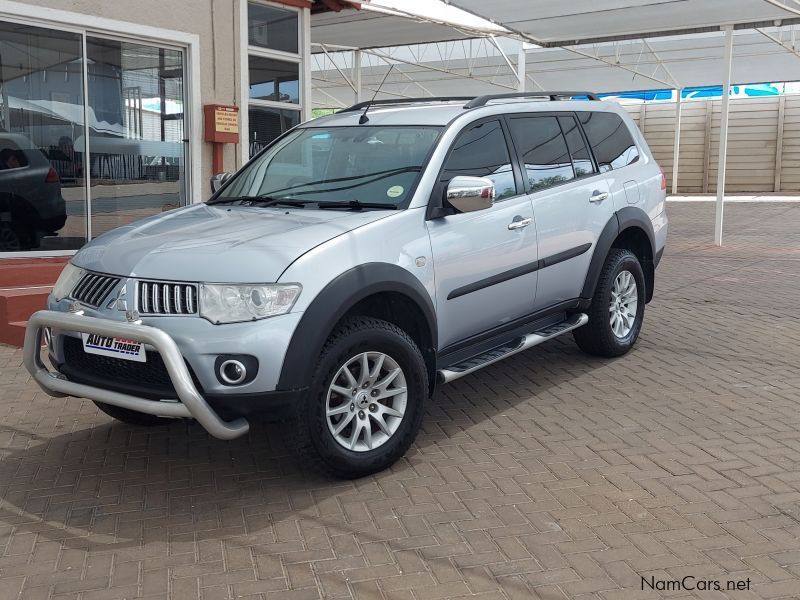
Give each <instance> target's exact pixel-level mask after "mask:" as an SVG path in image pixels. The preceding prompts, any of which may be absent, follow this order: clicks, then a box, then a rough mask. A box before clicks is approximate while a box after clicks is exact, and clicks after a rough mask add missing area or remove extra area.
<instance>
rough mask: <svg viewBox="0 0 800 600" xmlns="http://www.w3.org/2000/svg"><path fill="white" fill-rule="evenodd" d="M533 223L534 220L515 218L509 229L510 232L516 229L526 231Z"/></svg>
mask: <svg viewBox="0 0 800 600" xmlns="http://www.w3.org/2000/svg"><path fill="white" fill-rule="evenodd" d="M531 222H532V219H522V218H520V217H514V220H513V221H511V223H509V224H508V228H509V229H510V230H512V231H513V230H514V229H524V228H525V227H527V226H528V225H530V224H531Z"/></svg>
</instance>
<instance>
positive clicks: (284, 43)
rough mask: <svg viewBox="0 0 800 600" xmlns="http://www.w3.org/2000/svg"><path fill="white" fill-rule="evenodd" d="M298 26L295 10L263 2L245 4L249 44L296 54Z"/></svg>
mask: <svg viewBox="0 0 800 600" xmlns="http://www.w3.org/2000/svg"><path fill="white" fill-rule="evenodd" d="M298 27H299V24H298V14H297V12H296V11H293V10H287V9H285V8H278V7H277V6H267V5H264V4H249V5H248V6H247V41H248V43H249V44H250V45H251V46H259V47H260V48H269V49H270V50H280V51H281V52H290V53H292V54H297V52H298V43H297V42H298V39H297V37H298V36H297V31H298Z"/></svg>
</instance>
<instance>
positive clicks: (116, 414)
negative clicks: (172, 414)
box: [93, 401, 169, 427]
mask: <svg viewBox="0 0 800 600" xmlns="http://www.w3.org/2000/svg"><path fill="white" fill-rule="evenodd" d="M93 402H94V401H93ZM94 404H95V406H97V408H99V409H100V410H101V411H103V412H104V413H106V414H107V415H108V416H109V417H112V418H114V419H116V420H117V421H121V422H122V423H126V424H128V425H136V426H137V427H152V426H154V425H163V424H164V423H166V422H167V421H168V420H169V419H165V418H163V417H157V416H155V415H151V414H148V413H142V412H137V411H135V410H130V409H129V408H122V407H121V406H114V405H113V404H106V403H105V402H94Z"/></svg>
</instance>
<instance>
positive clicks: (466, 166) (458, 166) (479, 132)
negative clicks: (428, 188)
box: [442, 121, 517, 200]
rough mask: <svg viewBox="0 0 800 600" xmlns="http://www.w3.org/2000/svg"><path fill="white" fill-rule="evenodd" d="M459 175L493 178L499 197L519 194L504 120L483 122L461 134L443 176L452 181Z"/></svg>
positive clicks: (499, 198)
mask: <svg viewBox="0 0 800 600" xmlns="http://www.w3.org/2000/svg"><path fill="white" fill-rule="evenodd" d="M457 175H469V176H472V177H486V178H487V179H491V180H492V182H493V183H494V187H495V191H496V194H497V196H496V198H497V199H498V200H501V199H503V198H508V197H509V196H513V195H515V194H516V193H517V186H516V183H515V182H514V171H513V170H512V168H511V159H510V157H509V154H508V146H507V145H506V138H505V135H504V134H503V128H502V126H501V125H500V121H487V122H485V123H480V124H479V125H475V126H474V127H472V128H471V129H468V130H467V131H465V132H463V133H461V134H460V135H459V136H458V139H457V140H456V142H455V144H454V145H453V149H452V150H451V152H450V156H449V158H448V159H447V163H446V164H445V168H444V173H443V176H442V179H443V180H446V181H449V180H450V179H452V178H453V177H456V176H457Z"/></svg>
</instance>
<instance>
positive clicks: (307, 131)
mask: <svg viewBox="0 0 800 600" xmlns="http://www.w3.org/2000/svg"><path fill="white" fill-rule="evenodd" d="M440 131H441V128H440V127H423V126H413V127H412V126H409V127H406V126H403V127H379V126H374V127H373V126H359V127H309V128H303V129H297V130H295V131H294V132H292V133H290V134H289V135H288V136H287V137H286V138H284V139H282V140H280V141H279V142H278V143H277V144H276V145H275V146H273V147H272V148H270V149H269V150H267V151H266V152H265V153H264V154H262V155H261V156H259V157H257V158H256V159H255V160H253V161H252V162H251V163H250V164H249V165H247V167H245V169H244V170H243V171H242V172H241V173H239V175H238V176H237V177H236V179H234V180H233V181H232V182H231V183H230V185H228V186H227V187H226V188H225V189H224V190H223V191H222V193H221V194H220V195H219V196H217V197H216V198H214V200H213V202H218V201H224V199H225V198H237V197H242V198H245V197H264V198H270V199H273V200H275V199H278V200H296V201H300V202H302V203H303V204H305V203H315V204H319V205H323V204H324V203H328V202H355V203H364V204H367V203H369V204H379V205H382V204H385V205H387V207H392V208H393V207H397V206H399V205H401V204H402V203H403V202H405V201H406V200H407V199H410V193H411V191H412V190H413V189H414V186H415V185H416V182H417V179H419V177H420V173H421V172H422V169H423V166H424V165H425V161H426V158H427V156H428V154H429V152H430V150H431V148H432V147H433V145H434V143H435V141H436V139H437V137H438V136H439V133H440Z"/></svg>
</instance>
